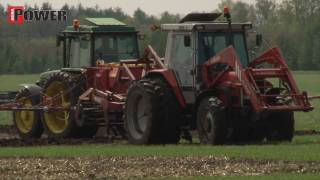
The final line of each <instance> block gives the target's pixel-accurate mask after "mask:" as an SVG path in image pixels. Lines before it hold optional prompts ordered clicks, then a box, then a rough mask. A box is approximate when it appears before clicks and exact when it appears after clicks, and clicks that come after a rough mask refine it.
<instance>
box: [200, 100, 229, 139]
mask: <svg viewBox="0 0 320 180" xmlns="http://www.w3.org/2000/svg"><path fill="white" fill-rule="evenodd" d="M226 120H227V114H226V108H225V107H224V106H223V105H222V103H221V101H220V100H219V99H218V98H216V97H207V98H204V99H202V100H201V102H200V104H199V106H198V110H197V130H198V134H199V138H200V142H201V143H203V144H212V145H221V144H224V143H225V141H226V136H227V121H226Z"/></svg>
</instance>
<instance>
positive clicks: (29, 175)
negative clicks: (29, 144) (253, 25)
mask: <svg viewBox="0 0 320 180" xmlns="http://www.w3.org/2000/svg"><path fill="white" fill-rule="evenodd" d="M277 172H279V173H280V172H281V173H317V172H320V165H319V164H317V163H312V162H309V163H305V162H301V163H294V162H284V161H254V160H236V159H228V158H214V157H201V158H200V157H180V158H179V157H176V158H173V157H172V158H165V157H101V158H58V159H53V158H5V159H0V174H1V175H0V176H1V178H3V179H17V178H18V179H19V178H22V179H70V178H75V179H79V178H81V179H94V178H129V177H130V178H133V177H137V178H139V177H140V178H141V177H147V176H148V177H162V176H180V177H181V176H216V175H261V174H270V173H277Z"/></svg>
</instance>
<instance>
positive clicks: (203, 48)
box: [198, 32, 248, 67]
mask: <svg viewBox="0 0 320 180" xmlns="http://www.w3.org/2000/svg"><path fill="white" fill-rule="evenodd" d="M232 35H233V38H232V39H233V46H234V48H235V50H236V52H237V54H238V56H239V58H240V61H241V64H242V66H243V67H246V66H247V65H248V56H247V51H246V44H245V38H244V34H243V33H238V32H234V33H233V34H232ZM227 42H228V33H215V32H203V33H199V45H198V47H199V55H198V58H199V63H198V64H199V65H201V64H203V63H204V62H206V61H207V60H208V59H210V58H211V57H213V56H215V55H216V54H218V53H219V52H221V51H222V50H223V49H225V48H226V47H227V46H228V43H227Z"/></svg>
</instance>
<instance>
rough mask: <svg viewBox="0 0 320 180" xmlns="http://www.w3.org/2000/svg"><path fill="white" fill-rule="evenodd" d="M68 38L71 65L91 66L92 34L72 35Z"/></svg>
mask: <svg viewBox="0 0 320 180" xmlns="http://www.w3.org/2000/svg"><path fill="white" fill-rule="evenodd" d="M68 39H69V41H68V48H69V51H68V52H69V54H68V57H69V67H71V68H80V67H88V66H90V60H91V59H90V57H91V56H90V54H91V53H90V52H91V44H90V41H91V40H90V36H87V35H81V36H71V37H69V38H68Z"/></svg>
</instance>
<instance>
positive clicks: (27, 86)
mask: <svg viewBox="0 0 320 180" xmlns="http://www.w3.org/2000/svg"><path fill="white" fill-rule="evenodd" d="M20 86H22V87H23V88H25V89H27V90H28V91H29V92H30V93H31V95H32V96H34V95H40V92H41V91H42V88H41V87H40V86H38V85H36V84H20Z"/></svg>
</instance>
